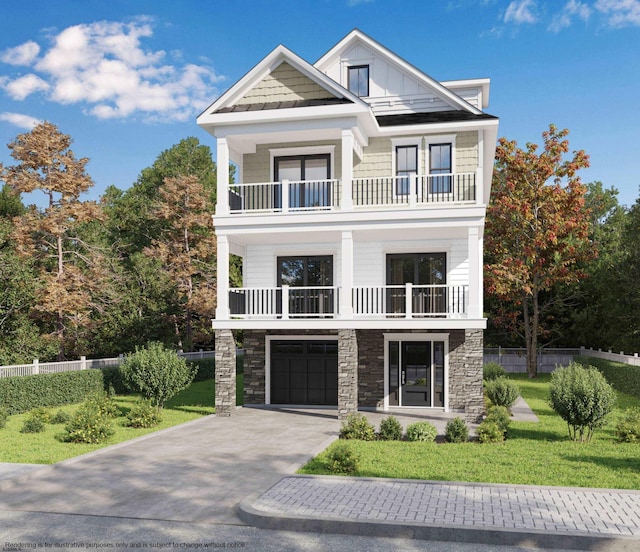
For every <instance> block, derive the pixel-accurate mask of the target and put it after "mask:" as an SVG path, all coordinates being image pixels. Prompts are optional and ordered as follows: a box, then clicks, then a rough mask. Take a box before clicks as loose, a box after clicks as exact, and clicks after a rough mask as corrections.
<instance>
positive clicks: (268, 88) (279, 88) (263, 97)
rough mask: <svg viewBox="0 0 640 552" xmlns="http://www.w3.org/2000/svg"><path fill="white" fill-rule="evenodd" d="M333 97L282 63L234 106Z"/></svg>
mask: <svg viewBox="0 0 640 552" xmlns="http://www.w3.org/2000/svg"><path fill="white" fill-rule="evenodd" d="M333 97H335V96H334V95H333V94H331V93H330V92H329V91H327V90H325V89H324V88H322V87H321V86H320V85H319V84H317V83H316V82H314V81H312V80H311V79H310V78H309V77H307V76H305V75H303V74H302V73H300V71H298V70H297V69H295V68H293V67H292V66H291V65H289V64H288V63H286V62H283V63H281V64H280V65H279V66H278V67H276V68H275V69H274V70H273V71H272V72H271V73H270V74H269V75H267V76H266V77H265V78H264V79H262V80H261V81H260V82H259V83H258V84H256V85H255V86H254V87H253V88H252V89H251V90H249V92H247V93H246V94H245V95H244V96H243V97H242V98H240V99H239V100H238V101H237V102H236V105H252V104H264V103H272V102H289V101H297V100H321V99H327V98H333Z"/></svg>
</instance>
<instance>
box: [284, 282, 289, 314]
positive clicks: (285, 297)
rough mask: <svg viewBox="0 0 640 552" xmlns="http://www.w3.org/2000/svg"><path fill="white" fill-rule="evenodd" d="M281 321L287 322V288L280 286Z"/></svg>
mask: <svg viewBox="0 0 640 552" xmlns="http://www.w3.org/2000/svg"><path fill="white" fill-rule="evenodd" d="M282 320H289V286H288V285H287V284H282Z"/></svg>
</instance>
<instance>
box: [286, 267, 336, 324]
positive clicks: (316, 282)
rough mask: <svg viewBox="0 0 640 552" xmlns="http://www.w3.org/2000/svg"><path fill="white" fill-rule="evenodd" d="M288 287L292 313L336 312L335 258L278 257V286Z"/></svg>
mask: <svg viewBox="0 0 640 552" xmlns="http://www.w3.org/2000/svg"><path fill="white" fill-rule="evenodd" d="M283 285H287V286H289V287H290V288H292V289H290V290H289V314H290V315H294V316H295V315H312V316H313V315H317V316H322V315H330V314H333V312H334V308H333V305H334V298H335V297H334V296H335V290H334V289H333V288H332V287H331V286H333V257H331V256H330V255H323V256H301V257H278V287H282V286H283Z"/></svg>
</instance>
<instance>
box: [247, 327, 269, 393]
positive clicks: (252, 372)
mask: <svg viewBox="0 0 640 552" xmlns="http://www.w3.org/2000/svg"><path fill="white" fill-rule="evenodd" d="M266 335H267V332H266V330H245V331H244V404H265V401H266V396H265V393H266V387H265V385H266V375H265V366H266V357H265V354H266V352H265V342H266Z"/></svg>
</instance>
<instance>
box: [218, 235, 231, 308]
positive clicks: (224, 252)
mask: <svg viewBox="0 0 640 552" xmlns="http://www.w3.org/2000/svg"><path fill="white" fill-rule="evenodd" d="M217 257H218V259H217V267H216V270H217V290H218V298H217V299H218V304H217V306H216V319H218V320H229V319H230V318H231V313H230V311H229V239H228V238H227V236H220V235H218V236H217Z"/></svg>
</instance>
